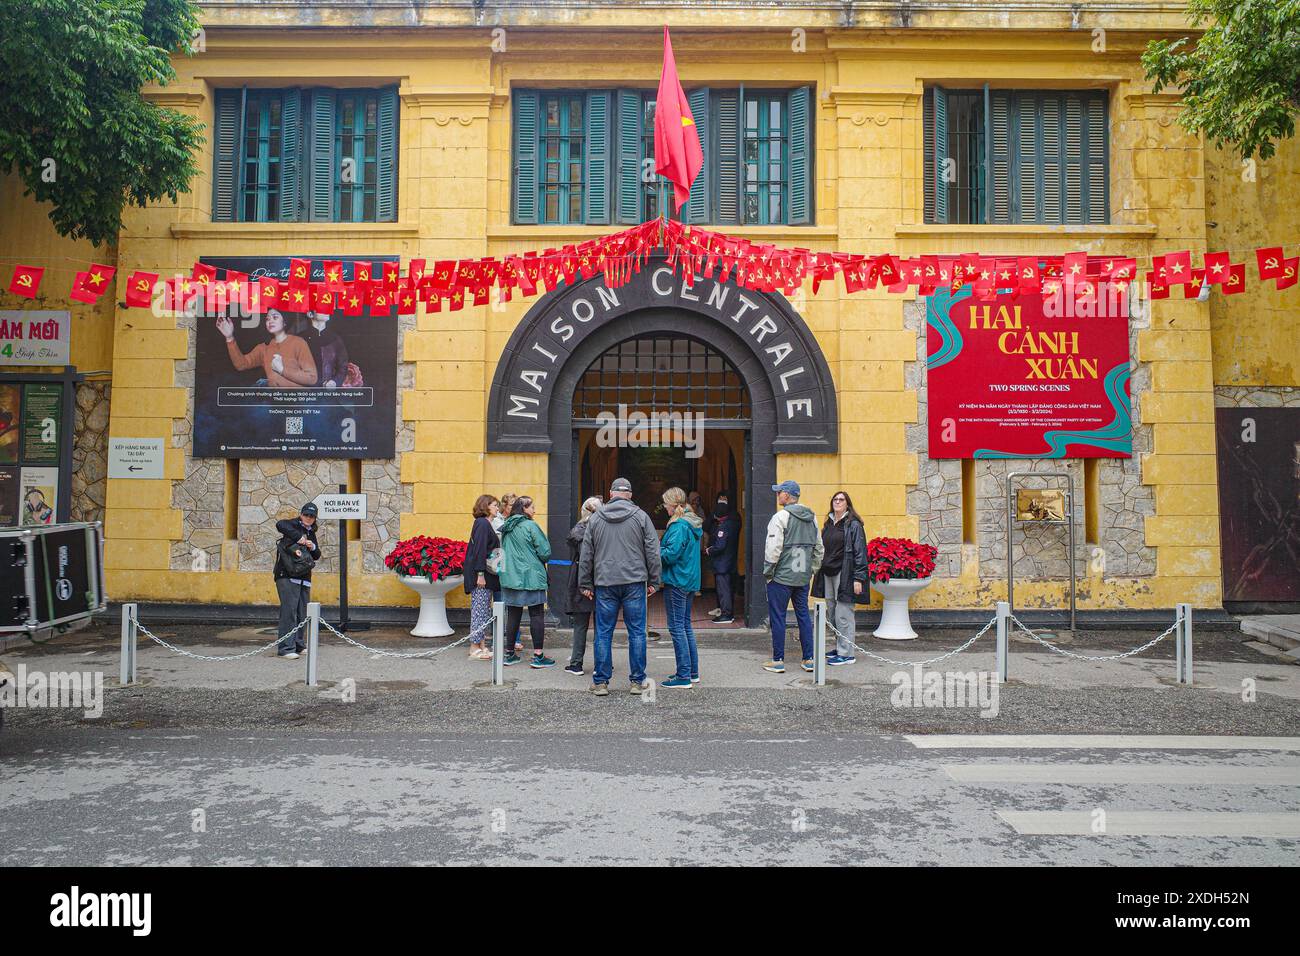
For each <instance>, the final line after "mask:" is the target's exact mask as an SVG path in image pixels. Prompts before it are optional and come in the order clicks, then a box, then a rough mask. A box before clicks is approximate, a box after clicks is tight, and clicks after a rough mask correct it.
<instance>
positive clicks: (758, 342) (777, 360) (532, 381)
mask: <svg viewBox="0 0 1300 956" xmlns="http://www.w3.org/2000/svg"><path fill="white" fill-rule="evenodd" d="M648 275H649V289H650V292H651V293H653V296H654V298H655V299H657V300H660V301H661V302H662V303H663V304H664V305H675V304H678V302H689V303H693V304H694V305H695V306H696V307H697V309H698V310H700V311H704V312H707V313H708V314H709V315H712V316H714V317H715V318H717V319H718V320H719V321H722V322H729V323H731V325H732V326H733V327H734V328H735V329H736V330H737V331H738V332H740V333H741V334H743V335H745V336H746V337H748V338H749V339H750V340H751V341H752V343H753V345H754V346H755V348H756V350H757V351H759V352H760V353H761V354H762V355H764V356H766V362H767V364H768V366H769V367H770V369H771V371H772V373H773V374H774V375H775V378H776V381H777V382H778V383H779V397H782V398H783V399H784V400H783V401H781V402H780V404H781V408H782V412H783V414H784V415H785V417H786V418H790V419H793V418H795V417H796V416H802V417H804V418H808V419H812V418H815V417H816V415H817V409H816V406H815V402H816V398H815V396H813V395H811V394H800V395H798V396H797V397H789V398H784V396H790V395H791V394H792V393H798V392H801V391H803V389H804V386H805V385H807V384H808V383H809V382H810V381H811V373H810V372H809V369H808V365H807V363H806V362H803V361H801V360H800V359H801V356H800V355H799V344H798V343H796V342H795V341H794V340H793V337H792V335H791V330H790V329H789V327H788V326H787V327H785V328H783V327H782V324H780V323H778V321H777V320H776V319H774V318H773V317H772V316H771V314H770V313H769V311H767V310H765V308H764V306H765V305H766V304H767V303H766V300H765V299H762V298H756V297H754V296H753V295H752V294H750V293H748V292H746V291H745V290H743V289H740V288H739V287H737V286H735V285H731V284H723V283H720V282H716V281H714V280H712V279H702V278H696V280H695V282H694V284H690V283H687V282H686V280H684V279H680V278H677V277H676V276H674V275H673V272H672V270H671V269H669V268H668V267H667V266H659V267H658V268H653V269H650V270H648ZM633 288H634V287H633V286H631V285H629V286H625V287H624V288H622V289H607V288H606V287H605V286H603V285H597V286H595V287H594V288H592V289H591V292H592V293H594V294H592V295H586V296H578V297H574V298H571V299H569V300H568V301H566V302H565V303H564V307H563V311H558V312H557V314H556V315H555V316H554V317H553V318H552V319H551V321H550V322H549V323H548V324H547V326H546V327H547V329H548V330H549V332H550V333H551V335H553V336H555V337H556V338H557V339H558V340H559V342H560V343H562V344H566V345H567V344H570V343H572V342H574V340H575V339H578V338H579V337H581V336H582V335H583V334H584V329H585V328H587V327H589V326H590V325H591V323H592V322H593V321H594V320H595V319H596V318H597V316H598V315H600V314H602V313H603V314H605V315H611V314H613V313H615V312H616V311H624V310H623V309H622V305H623V303H622V300H621V298H620V296H621V295H623V296H626V295H627V293H628V292H629V291H632V290H633ZM529 348H530V350H531V352H532V356H530V357H532V358H533V365H532V366H530V367H526V368H521V369H519V370H518V378H517V381H516V383H515V388H514V389H513V390H512V391H510V393H509V394H508V396H507V399H508V403H509V404H508V407H507V408H506V410H505V414H506V415H509V416H511V417H515V418H531V419H536V418H538V417H539V415H540V414H541V408H542V406H543V396H545V395H546V394H547V392H548V382H549V380H550V379H551V377H552V376H553V374H554V373H555V372H556V371H557V370H558V369H559V368H560V367H561V366H562V364H563V360H564V358H565V357H566V355H565V354H564V353H561V352H560V351H559V350H557V349H555V346H554V343H553V341H550V340H544V339H542V338H541V337H538V338H537V339H535V340H534V341H533V342H532V343H531V344H530V346H529Z"/></svg>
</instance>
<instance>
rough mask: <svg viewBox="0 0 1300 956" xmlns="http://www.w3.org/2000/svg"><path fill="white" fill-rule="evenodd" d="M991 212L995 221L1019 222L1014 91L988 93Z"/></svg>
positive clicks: (992, 219) (989, 213) (991, 220)
mask: <svg viewBox="0 0 1300 956" xmlns="http://www.w3.org/2000/svg"><path fill="white" fill-rule="evenodd" d="M988 104H989V105H988V111H989V115H988V150H989V170H988V184H989V197H990V198H989V212H988V216H987V219H988V221H989V222H991V223H997V224H1006V223H1012V222H1016V211H1015V202H1014V193H1013V190H1012V180H1011V120H1012V113H1011V111H1012V102H1011V94H1010V93H1008V92H1007V91H1006V90H990V91H989V94H988Z"/></svg>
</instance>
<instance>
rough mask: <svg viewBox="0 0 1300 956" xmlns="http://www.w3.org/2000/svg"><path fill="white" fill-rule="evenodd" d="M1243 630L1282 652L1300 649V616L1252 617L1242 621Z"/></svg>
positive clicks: (1264, 615) (1274, 615) (1263, 615)
mask: <svg viewBox="0 0 1300 956" xmlns="http://www.w3.org/2000/svg"><path fill="white" fill-rule="evenodd" d="M1241 630H1242V633H1244V634H1249V635H1250V636H1251V637H1253V638H1255V639H1257V640H1259V641H1262V642H1263V643H1265V644H1270V645H1272V646H1273V647H1276V648H1277V649H1278V650H1280V651H1295V650H1297V649H1300V614H1255V615H1250V616H1248V617H1243V618H1242V619H1241ZM1293 656H1294V655H1293Z"/></svg>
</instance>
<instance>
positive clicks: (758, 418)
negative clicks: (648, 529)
mask: <svg viewBox="0 0 1300 956" xmlns="http://www.w3.org/2000/svg"><path fill="white" fill-rule="evenodd" d="M660 339H663V340H668V341H672V340H682V341H684V342H691V343H696V344H697V345H698V346H701V347H703V349H705V350H706V351H699V350H698V349H697V350H696V351H695V353H694V354H695V355H696V357H698V358H702V359H703V360H704V361H705V364H706V366H707V363H708V361H709V356H710V355H716V356H718V357H720V358H721V359H722V360H723V361H725V363H726V365H727V366H728V368H729V370H730V372H732V373H733V374H734V376H735V378H736V379H737V380H738V381H739V383H740V384H741V385H742V386H743V392H744V394H745V396H746V397H747V399H748V415H749V417H748V420H747V423H745V421H744V420H737V419H726V418H719V420H718V422H717V423H716V424H714V425H713V426H712V427H710V424H709V422H710V419H711V416H708V415H706V416H705V418H706V420H705V429H706V431H705V442H706V445H707V444H708V442H709V440H708V434H709V432H710V431H714V432H716V433H717V435H718V437H721V436H722V432H724V431H732V432H733V433H734V432H739V433H741V434H742V435H743V436H744V438H745V441H744V442H743V443H742V445H741V454H740V456H739V457H740V458H741V459H742V460H741V461H739V462H737V468H738V472H739V473H738V481H737V484H738V490H739V489H740V488H743V489H744V490H743V492H741V494H742V498H741V505H742V509H743V511H744V514H745V529H744V537H743V538H742V547H743V548H744V551H745V565H746V567H747V568H748V569H753V571H756V570H758V569H761V568H762V549H763V534H764V530H765V529H766V526H767V522H768V520H769V519H770V518H771V516H772V513H773V511H774V509H775V499H774V496H773V495H772V493H771V490H770V489H771V486H772V485H773V484H774V483H775V481H776V455H777V454H779V453H791V454H797V453H834V452H835V451H836V449H837V438H838V433H839V427H838V417H837V412H836V402H835V391H834V387H833V384H832V380H831V375H830V369H829V367H828V366H827V364H826V361H825V358H824V357H823V356H822V353H821V350H820V349H819V348H818V346H817V343H816V340H815V339H814V338H813V335H812V332H811V331H810V330H809V329H808V327H807V325H806V324H805V323H804V322H803V319H802V318H800V317H799V315H798V314H797V313H796V312H794V310H793V309H792V308H791V307H790V305H789V303H788V302H787V301H786V300H785V299H784V298H783V297H781V296H779V295H775V294H765V293H760V292H754V291H752V290H747V289H741V288H740V287H738V286H736V285H735V284H734V283H719V282H716V281H715V280H713V279H704V278H700V277H697V278H696V280H695V282H694V283H693V284H687V283H685V282H684V281H683V280H681V279H679V278H676V277H675V276H674V275H673V273H672V270H671V269H670V268H668V267H667V266H666V265H664V264H663V263H662V260H660V261H655V260H651V261H650V262H649V263H647V264H646V265H645V266H644V267H643V268H642V270H641V272H640V273H638V274H637V275H636V276H634V277H633V279H632V281H631V282H630V283H628V284H627V285H625V286H622V287H620V288H618V289H613V290H611V289H608V288H606V287H605V285H604V283H603V282H602V281H600V279H599V278H593V279H590V280H587V281H585V282H578V283H575V284H574V285H573V286H565V287H561V288H560V289H557V290H555V291H553V292H550V293H548V294H547V295H545V296H543V297H542V298H541V299H539V300H538V302H537V303H536V304H535V305H534V306H533V307H532V308H531V309H530V310H529V312H528V314H527V315H526V316H525V317H524V319H523V321H522V322H521V323H520V324H519V326H518V327H517V328H516V329H515V332H514V334H513V335H512V336H511V338H510V341H509V342H508V343H507V345H506V348H505V350H504V351H503V353H502V355H501V359H500V361H499V362H498V364H497V369H496V374H495V375H494V376H493V381H492V391H491V395H490V398H489V405H488V436H487V449H488V451H489V452H493V451H512V452H545V453H547V454H548V468H547V473H548V488H547V511H548V517H547V528H546V531H547V534H548V535H549V537H550V540H551V546H552V550H553V559H552V560H553V561H555V562H557V563H556V564H554V565H553V566H552V578H551V587H552V592H553V594H555V595H556V596H557V600H556V604H555V606H556V607H557V608H562V607H564V606H565V602H564V600H563V598H562V597H559V595H560V594H561V592H562V588H563V584H564V582H565V580H566V579H567V571H568V568H567V567H566V566H565V565H564V564H563V563H562V562H566V561H567V560H568V557H569V555H568V553H567V545H566V542H565V539H566V536H567V533H568V530H569V528H570V527H571V526H572V523H573V521H574V520H575V517H576V513H577V509H578V507H579V505H580V504H581V501H582V498H581V497H580V495H581V492H582V474H581V468H582V452H583V450H584V449H583V441H584V440H585V439H584V438H583V437H582V436H581V435H580V434H579V432H580V431H582V430H583V428H582V427H575V426H576V425H577V426H580V425H581V423H580V422H578V413H579V412H581V413H582V414H583V415H587V414H590V413H591V412H592V411H593V410H596V411H601V409H594V406H592V405H591V404H590V402H591V393H590V391H589V389H584V390H583V391H582V392H580V391H579V389H580V387H581V386H582V385H583V379H584V376H586V375H587V373H588V370H589V369H591V368H592V366H593V365H595V364H596V363H597V362H598V360H601V359H602V357H603V356H606V355H607V354H610V353H611V350H613V354H614V355H615V356H617V355H618V351H617V349H618V347H619V346H620V343H624V342H639V341H655V340H660ZM683 348H684V349H685V354H686V355H687V356H690V355H691V353H692V350H691V347H690V346H683ZM668 354H669V355H671V350H670V352H669V353H668ZM706 381H707V380H706ZM588 382H590V380H588ZM687 387H688V388H689V385H688V386H687ZM610 397H611V398H613V397H616V396H615V394H614V393H612V392H611V394H610ZM652 397H653V392H652ZM575 398H577V399H578V400H579V401H580V403H581V404H579V406H578V408H577V409H575ZM674 400H675V399H674ZM595 401H596V402H598V403H599V402H601V401H603V396H601V395H598V396H597V398H596V399H595ZM616 405H617V403H615V407H612V408H609V409H603V411H607V412H609V413H611V414H613V415H617V413H618V409H617V407H616ZM586 440H589V439H586ZM520 490H523V489H520ZM606 491H607V488H606ZM753 571H751V573H749V574H748V575H747V582H748V587H747V588H746V594H745V601H744V605H743V608H744V611H745V616H746V620H747V623H749V624H751V625H757V624H760V623H762V622H763V621H765V620H766V606H767V602H766V597H765V594H764V592H763V589H762V588H761V587H758V586H756V585H755V583H754V579H755V578H757V577H758V575H757V574H756V573H753ZM557 588H558V589H561V590H557ZM740 607H741V605H739V604H738V610H739V609H740Z"/></svg>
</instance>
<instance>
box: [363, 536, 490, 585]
mask: <svg viewBox="0 0 1300 956" xmlns="http://www.w3.org/2000/svg"><path fill="white" fill-rule="evenodd" d="M467 547H469V543H468V542H466V541H456V540H455V539H453V538H430V537H428V536H427V535H422V534H421V535H416V536H415V537H414V538H407V539H406V540H405V541H399V542H397V545H396V547H394V548H393V550H392V551H390V552H389V553H388V555H387V556H386V557H385V558H384V564H386V565H388V567H390V568H392V569H393V570H394V571H396V572H397V573H398V574H400V575H402V576H404V577H417V578H424V577H427V578H428V579H429V580H431V581H441V580H442V579H443V578H450V577H454V576H455V575H457V574H460V573H461V572H462V571H463V570H464V569H465V549H466V548H467Z"/></svg>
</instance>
